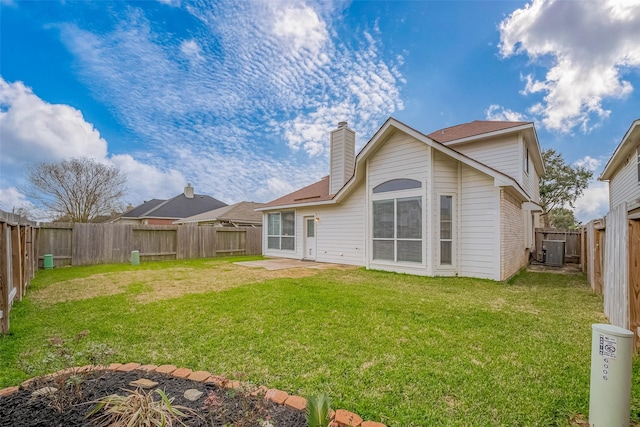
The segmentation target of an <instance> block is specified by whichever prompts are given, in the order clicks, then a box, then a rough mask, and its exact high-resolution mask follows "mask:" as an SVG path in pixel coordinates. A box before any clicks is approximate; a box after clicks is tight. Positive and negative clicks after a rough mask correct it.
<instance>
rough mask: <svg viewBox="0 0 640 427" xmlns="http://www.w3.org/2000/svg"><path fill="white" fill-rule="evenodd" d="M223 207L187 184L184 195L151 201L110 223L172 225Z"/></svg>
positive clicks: (222, 203)
mask: <svg viewBox="0 0 640 427" xmlns="http://www.w3.org/2000/svg"><path fill="white" fill-rule="evenodd" d="M223 206H227V204H226V203H224V202H221V201H220V200H217V199H214V198H213V197H211V196H206V195H203V194H195V193H194V189H193V187H192V186H191V184H187V186H186V187H185V188H184V192H183V193H180V194H178V195H177V196H175V197H173V198H171V199H169V200H160V199H153V200H149V201H148V202H144V203H143V204H141V205H138V206H136V207H135V208H133V209H131V210H130V211H128V212H125V213H123V214H122V215H120V216H119V217H118V218H115V219H114V220H112V221H110V222H117V223H120V224H146V225H171V224H173V223H174V221H177V220H180V219H184V218H188V217H190V216H193V215H197V214H200V213H203V212H207V211H210V210H212V209H218V208H221V207H223Z"/></svg>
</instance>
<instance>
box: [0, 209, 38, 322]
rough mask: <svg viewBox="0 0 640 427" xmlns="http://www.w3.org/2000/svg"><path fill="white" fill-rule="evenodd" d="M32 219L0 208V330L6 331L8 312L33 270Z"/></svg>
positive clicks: (35, 235)
mask: <svg viewBox="0 0 640 427" xmlns="http://www.w3.org/2000/svg"><path fill="white" fill-rule="evenodd" d="M37 241H38V228H37V227H36V223H35V222H32V221H27V220H25V219H23V218H21V217H20V216H18V215H13V214H10V213H8V212H4V211H0V334H6V333H7V332H9V312H10V311H11V306H12V305H13V302H14V301H20V300H21V299H22V297H23V296H24V295H25V293H26V291H27V287H28V286H29V283H30V281H31V278H32V277H33V276H34V274H35V270H36V268H37V265H36V262H37V259H38V252H37V251H38V245H37Z"/></svg>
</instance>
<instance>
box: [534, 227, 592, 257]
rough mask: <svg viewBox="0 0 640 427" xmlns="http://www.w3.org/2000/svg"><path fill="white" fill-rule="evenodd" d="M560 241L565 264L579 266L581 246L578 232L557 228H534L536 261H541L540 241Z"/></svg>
mask: <svg viewBox="0 0 640 427" xmlns="http://www.w3.org/2000/svg"><path fill="white" fill-rule="evenodd" d="M543 240H562V241H564V242H565V244H564V258H565V262H572V263H576V264H579V263H580V262H581V252H582V249H581V245H580V241H581V239H580V231H579V230H560V229H557V228H536V259H538V260H542V241H543Z"/></svg>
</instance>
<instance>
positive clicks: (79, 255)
mask: <svg viewBox="0 0 640 427" xmlns="http://www.w3.org/2000/svg"><path fill="white" fill-rule="evenodd" d="M39 233H40V235H41V236H42V237H41V238H40V239H39V242H40V244H39V247H38V250H39V252H40V253H41V254H43V255H44V254H53V256H54V262H55V266H56V267H58V266H61V265H91V264H106V263H122V262H128V261H129V260H130V256H131V251H133V250H137V251H139V253H140V259H141V260H142V261H155V260H169V259H191V258H210V257H215V256H226V255H259V254H261V253H262V230H261V229H260V228H254V227H239V228H231V227H229V228H223V227H211V226H174V225H171V226H163V225H137V224H135V225H134V224H75V225H71V224H66V225H59V224H43V225H42V227H41V228H40V230H39ZM40 265H42V263H41V264H40Z"/></svg>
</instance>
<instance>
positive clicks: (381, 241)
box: [373, 197, 422, 263]
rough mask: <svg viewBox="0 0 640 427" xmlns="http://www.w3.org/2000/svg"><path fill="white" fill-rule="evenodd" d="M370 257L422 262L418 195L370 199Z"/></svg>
mask: <svg viewBox="0 0 640 427" xmlns="http://www.w3.org/2000/svg"><path fill="white" fill-rule="evenodd" d="M373 259H374V260H386V261H394V262H398V261H401V262H417V263H421V262H422V197H405V198H398V199H385V200H375V201H374V202H373Z"/></svg>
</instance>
